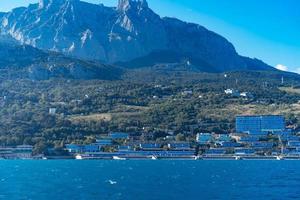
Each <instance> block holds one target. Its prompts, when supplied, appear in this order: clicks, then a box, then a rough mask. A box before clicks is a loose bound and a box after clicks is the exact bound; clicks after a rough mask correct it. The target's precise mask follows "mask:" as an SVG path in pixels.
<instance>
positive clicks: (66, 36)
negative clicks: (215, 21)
mask: <svg viewBox="0 0 300 200" xmlns="http://www.w3.org/2000/svg"><path fill="white" fill-rule="evenodd" d="M0 18H1V19H0V32H1V33H2V34H4V35H9V36H11V37H12V38H14V39H15V40H17V41H18V42H20V43H21V44H27V45H31V46H33V47H36V48H39V49H44V50H51V51H57V52H61V53H63V54H65V55H67V56H73V57H77V58H80V59H86V60H98V61H103V62H105V63H116V62H129V61H131V60H134V59H137V58H142V57H145V56H147V55H149V54H151V53H152V52H155V51H170V50H173V51H176V52H177V53H180V54H185V55H189V57H191V58H192V59H195V60H203V61H204V62H205V63H208V64H209V66H211V67H212V68H213V69H216V71H220V72H223V71H234V70H248V69H251V68H252V67H251V65H254V63H255V70H257V69H264V70H275V69H274V68H272V67H271V66H268V65H267V64H265V63H261V62H257V61H256V60H253V61H250V60H249V59H246V58H245V57H242V56H240V55H238V53H237V52H236V50H235V48H234V46H233V45H232V44H231V43H230V42H229V41H228V40H227V39H226V38H224V37H222V36H221V35H219V34H217V33H215V32H212V31H209V30H208V29H206V28H204V27H203V26H201V25H198V24H194V23H188V22H184V21H181V20H179V19H176V18H169V17H164V18H161V17H160V16H159V15H157V14H156V13H155V12H154V11H153V10H151V9H150V8H149V6H148V3H147V1H146V0H136V1H135V0H119V2H118V5H117V6H116V7H106V6H104V5H95V4H90V3H87V2H82V1H79V0H40V1H39V3H38V4H31V5H29V6H28V7H25V8H24V7H23V8H16V9H14V10H12V11H11V12H8V13H5V14H3V15H2V17H1V15H0ZM249 64H251V65H249ZM260 65H262V67H260ZM199 67H203V66H199ZM207 71H211V70H207Z"/></svg>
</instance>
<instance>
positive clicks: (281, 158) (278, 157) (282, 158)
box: [276, 156, 284, 160]
mask: <svg viewBox="0 0 300 200" xmlns="http://www.w3.org/2000/svg"><path fill="white" fill-rule="evenodd" d="M276 160H284V157H283V156H276Z"/></svg>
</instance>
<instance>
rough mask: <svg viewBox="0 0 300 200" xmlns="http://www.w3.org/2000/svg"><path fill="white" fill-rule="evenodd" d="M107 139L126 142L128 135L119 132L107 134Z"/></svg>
mask: <svg viewBox="0 0 300 200" xmlns="http://www.w3.org/2000/svg"><path fill="white" fill-rule="evenodd" d="M108 137H109V138H111V139H113V140H122V139H123V140H127V139H129V135H128V133H120V132H115V133H110V134H108Z"/></svg>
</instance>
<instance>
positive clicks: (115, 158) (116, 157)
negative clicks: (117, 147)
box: [113, 156, 126, 160]
mask: <svg viewBox="0 0 300 200" xmlns="http://www.w3.org/2000/svg"><path fill="white" fill-rule="evenodd" d="M113 160H126V158H121V157H119V156H113Z"/></svg>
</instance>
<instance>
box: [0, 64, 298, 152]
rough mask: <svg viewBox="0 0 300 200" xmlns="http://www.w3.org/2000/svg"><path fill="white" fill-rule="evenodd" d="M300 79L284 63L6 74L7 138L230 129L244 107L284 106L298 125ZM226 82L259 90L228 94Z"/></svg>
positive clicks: (41, 146) (44, 140)
mask: <svg viewBox="0 0 300 200" xmlns="http://www.w3.org/2000/svg"><path fill="white" fill-rule="evenodd" d="M299 86H300V79H299V76H298V75H294V74H289V73H286V74H285V73H280V72H276V71H274V72H253V71H252V72H230V73H227V74H224V73H223V74H213V73H192V72H184V71H164V70H161V69H155V70H153V69H151V70H150V69H149V70H147V69H144V70H134V71H130V72H128V73H124V74H123V76H122V78H121V79H120V80H114V81H109V80H105V81H102V80H73V79H50V80H43V81H37V80H29V79H9V80H8V79H5V78H3V77H2V79H1V84H0V123H1V125H0V145H2V146H12V145H18V144H31V145H35V152H36V153H40V152H44V151H45V149H46V148H47V147H54V148H57V149H59V148H62V147H63V146H64V144H66V143H71V142H77V143H89V142H91V141H92V140H93V139H94V138H96V137H100V136H101V135H102V134H106V133H108V132H111V131H124V132H128V133H132V134H136V135H139V134H142V133H143V134H151V135H154V137H153V138H152V139H154V140H157V139H160V137H163V136H166V135H168V134H179V133H180V134H185V135H191V136H192V135H195V134H196V133H198V132H215V133H228V132H232V131H234V129H235V127H234V122H235V121H234V120H235V116H236V115H241V114H283V115H284V116H285V117H286V119H287V125H288V126H290V127H292V128H295V129H297V128H298V127H299V125H300V121H299V120H298V119H299V117H300V104H299V101H300V89H299ZM226 89H234V90H237V91H239V92H247V93H248V94H251V95H250V96H247V97H245V96H236V95H228V94H225V92H224V90H226ZM49 111H50V112H49Z"/></svg>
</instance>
